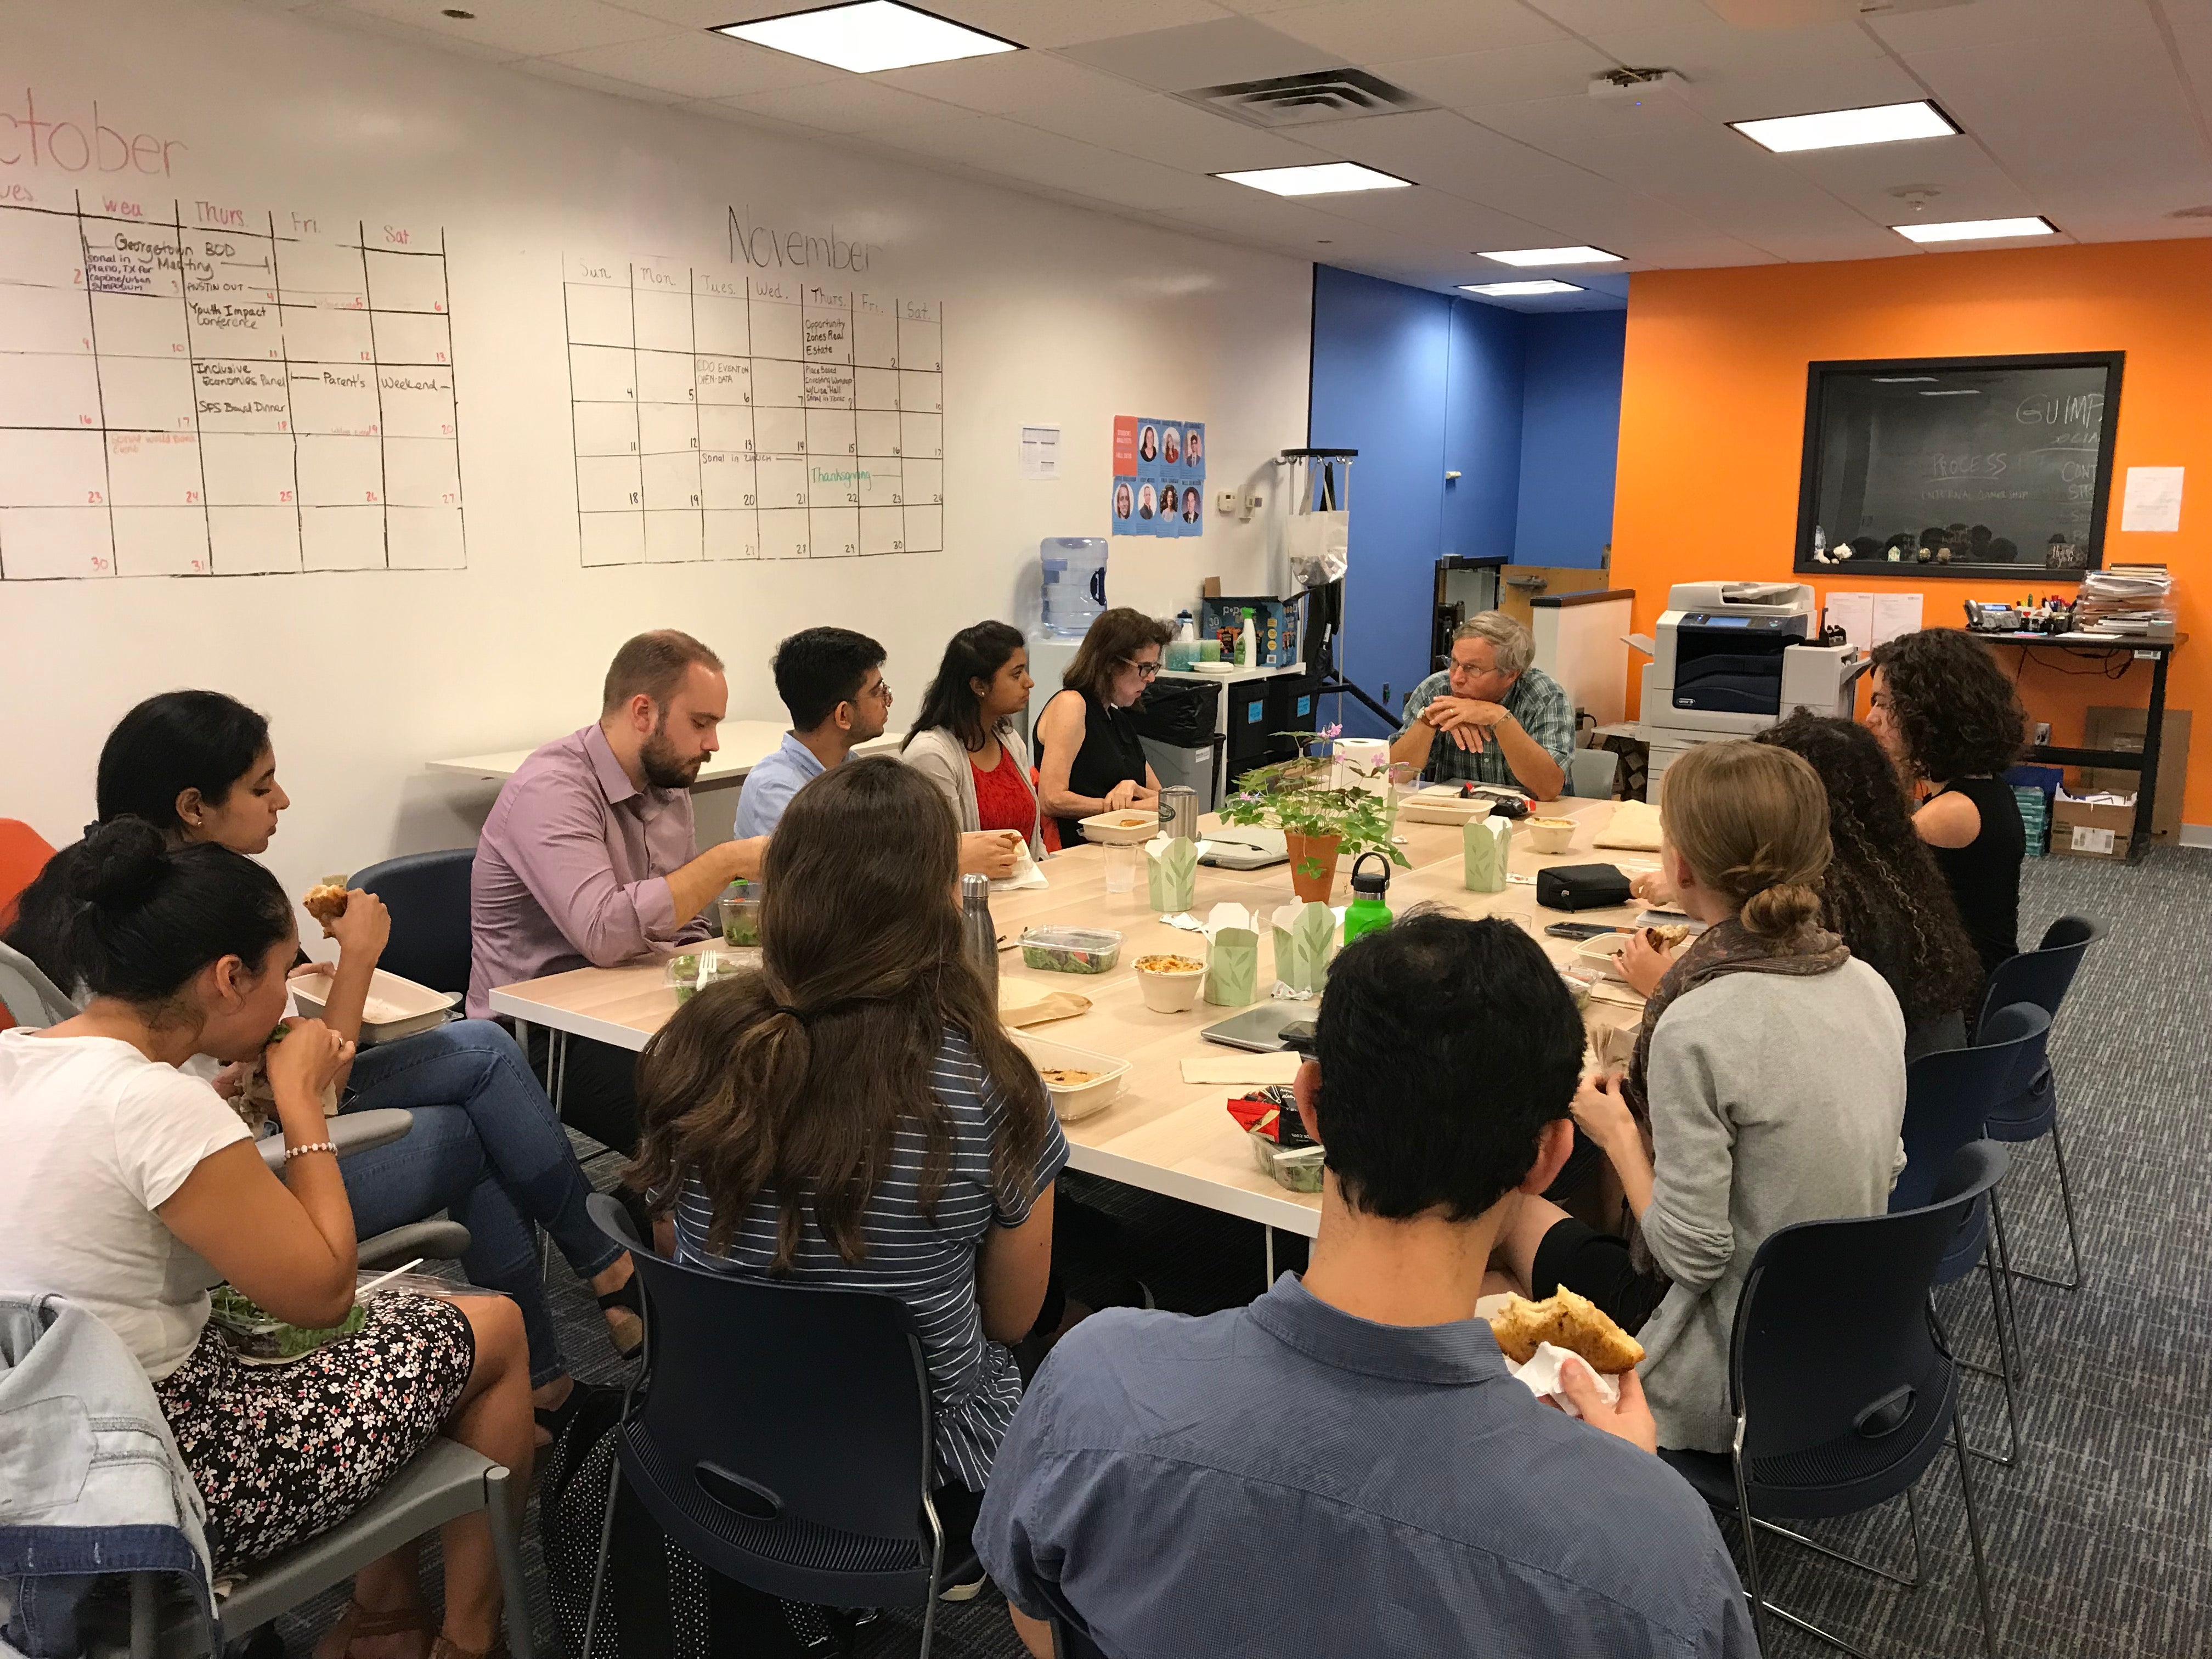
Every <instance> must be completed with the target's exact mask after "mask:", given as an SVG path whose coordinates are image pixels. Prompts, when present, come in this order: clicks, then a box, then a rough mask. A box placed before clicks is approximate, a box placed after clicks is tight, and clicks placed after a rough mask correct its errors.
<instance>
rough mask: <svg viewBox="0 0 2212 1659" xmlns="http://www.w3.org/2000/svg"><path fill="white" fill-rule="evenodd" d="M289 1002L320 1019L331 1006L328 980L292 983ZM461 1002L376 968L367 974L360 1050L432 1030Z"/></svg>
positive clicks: (316, 977)
mask: <svg viewBox="0 0 2212 1659" xmlns="http://www.w3.org/2000/svg"><path fill="white" fill-rule="evenodd" d="M291 988H292V1000H293V1001H294V1002H295V1003H297V1004H298V1005H299V1006H300V1012H301V1013H302V1014H304V1015H305V1016H306V1017H307V1018H309V1019H320V1018H322V1017H323V1010H324V1009H325V1007H327V1006H329V1004H330V994H331V981H329V980H328V979H327V978H325V977H324V976H322V975H313V974H311V975H306V976H304V977H302V978H300V979H295V980H294V981H292V987H291ZM459 1000H460V999H459V997H457V996H455V995H453V993H452V992H450V991H434V990H432V989H431V988H430V987H428V986H427V985H417V984H416V982H415V981H413V980H411V979H402V978H400V977H399V975H397V974H387V973H386V972H385V971H384V969H381V968H380V969H377V970H376V971H375V972H374V974H371V975H369V980H368V1003H367V1005H366V1006H364V1007H363V1008H362V1016H361V1047H362V1048H370V1047H373V1046H374V1045H375V1044H377V1043H380V1042H398V1040H399V1039H400V1038H401V1037H408V1036H414V1035H415V1034H416V1032H418V1031H428V1030H435V1029H436V1028H437V1027H438V1026H441V1025H443V1024H445V1023H446V1016H447V1015H448V1014H450V1013H451V1012H453V1005H454V1004H455V1003H457V1002H459Z"/></svg>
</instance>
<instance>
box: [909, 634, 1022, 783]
mask: <svg viewBox="0 0 2212 1659" xmlns="http://www.w3.org/2000/svg"><path fill="white" fill-rule="evenodd" d="M1023 646H1024V641H1023V639H1022V631H1021V629H1018V628H1016V627H1014V626H1013V625H1012V623H1002V622H979V623H976V624H975V626H974V627H972V628H963V629H961V630H960V631H959V632H958V633H957V634H955V635H953V636H952V637H951V640H950V641H947V642H946V644H945V659H944V660H943V661H942V662H940V663H939V664H938V665H937V678H935V679H933V680H932V681H930V683H929V690H927V691H925V692H923V693H922V694H921V713H920V714H916V715H915V717H914V726H913V728H912V729H911V730H909V731H908V732H907V734H906V743H902V744H900V745H899V748H900V750H902V751H903V750H905V748H906V746H907V744H910V743H912V742H913V741H914V740H915V738H918V737H920V736H921V734H922V733H923V732H933V731H938V730H939V729H942V730H944V731H946V732H951V734H952V735H953V736H954V737H955V738H958V739H959V741H960V746H961V747H962V748H963V749H965V750H969V751H971V752H972V751H974V750H978V749H981V747H982V746H983V738H984V737H985V735H986V733H985V732H984V730H983V706H982V702H981V699H980V698H978V697H977V696H976V695H975V687H974V686H973V685H971V684H969V681H971V680H984V681H989V680H994V679H996V678H998V677H999V671H1000V669H1001V668H1004V667H1005V666H1006V659H1008V658H1009V657H1011V656H1012V655H1013V654H1014V653H1015V652H1017V651H1019V650H1021V649H1022V648H1023Z"/></svg>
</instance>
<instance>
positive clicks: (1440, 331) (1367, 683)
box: [1307, 265, 1453, 736]
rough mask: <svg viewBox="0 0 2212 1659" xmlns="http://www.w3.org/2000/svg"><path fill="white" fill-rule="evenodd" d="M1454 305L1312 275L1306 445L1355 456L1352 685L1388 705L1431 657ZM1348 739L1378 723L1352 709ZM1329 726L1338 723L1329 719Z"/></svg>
mask: <svg viewBox="0 0 2212 1659" xmlns="http://www.w3.org/2000/svg"><path fill="white" fill-rule="evenodd" d="M1452 309H1453V305H1452V301H1449V300H1448V299H1446V298H1445V297H1444V296H1443V295H1441V294H1429V293H1425V292H1423V291H1422V290H1420V289H1410V288H1407V287H1405V286H1403V285H1402V284H1401V283H1386V282H1383V281H1382V280H1380V279H1379V278H1376V277H1373V276H1357V275H1355V274H1354V273H1352V272H1351V271H1348V270H1335V269H1334V268H1333V267H1331V266H1328V265H1316V266H1315V267H1314V337H1313V390H1312V396H1311V398H1310V402H1309V404H1308V405H1307V407H1308V409H1309V410H1310V416H1309V422H1308V427H1307V441H1308V443H1309V444H1310V445H1311V446H1312V447H1315V448H1317V449H1356V450H1358V452H1359V459H1358V461H1356V462H1354V463H1353V464H1352V544H1351V560H1352V568H1351V574H1350V575H1349V576H1348V578H1347V579H1346V583H1345V637H1344V640H1343V642H1342V649H1341V650H1340V653H1339V655H1338V662H1339V665H1340V666H1341V667H1342V668H1343V670H1344V671H1345V673H1346V675H1347V676H1349V677H1350V678H1352V681H1353V682H1354V683H1355V684H1358V686H1359V687H1360V688H1361V689H1362V690H1364V691H1366V692H1367V693H1368V694H1369V695H1370V696H1382V693H1383V682H1384V681H1386V680H1387V681H1389V683H1390V687H1391V703H1392V706H1393V707H1395V705H1396V702H1397V700H1398V699H1399V698H1401V697H1402V696H1404V695H1405V693H1406V692H1407V690H1410V689H1411V688H1412V687H1413V684H1414V682H1415V681H1417V680H1419V678H1420V677H1421V673H1422V671H1423V670H1422V667H1421V665H1422V663H1423V661H1424V660H1425V658H1426V656H1427V653H1428V636H1429V617H1430V612H1431V607H1432V605H1433V603H1434V600H1433V594H1434V592H1435V567H1436V561H1437V547H1438V546H1439V544H1441V541H1442V538H1443V491H1442V489H1441V487H1440V486H1441V484H1442V482H1443V469H1444V460H1443V447H1444V438H1443V433H1444V388H1445V386H1446V384H1447V378H1448V377H1447V374H1446V365H1447V364H1448V362H1449V360H1450V355H1451V313H1452ZM1341 701H1342V702H1343V703H1344V711H1343V714H1342V716H1341V718H1342V720H1343V721H1344V725H1345V729H1346V731H1347V732H1354V733H1358V734H1363V735H1368V736H1378V735H1381V734H1382V733H1383V729H1384V728H1383V725H1382V723H1381V722H1380V721H1378V720H1376V718H1375V717H1374V716H1373V715H1371V714H1368V713H1367V712H1366V711H1365V710H1364V709H1362V708H1359V706H1358V704H1356V703H1354V702H1352V700H1351V699H1350V698H1348V697H1347V698H1344V699H1342V700H1341ZM1331 718H1333V719H1334V718H1337V716H1334V715H1332V717H1331Z"/></svg>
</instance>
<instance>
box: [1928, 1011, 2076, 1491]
mask: <svg viewBox="0 0 2212 1659" xmlns="http://www.w3.org/2000/svg"><path fill="white" fill-rule="evenodd" d="M2050 1030H2051V1016H2050V1015H2049V1014H2046V1013H2045V1012H2043V1010H2042V1009H2040V1008H2039V1007H2037V1006H2035V1005H2034V1004H2033V1003H2027V1002H2023V1003H2017V1004H2015V1005H2014V1006H2011V1007H2008V1008H2001V1009H1999V1010H1997V1011H1996V1012H1995V1013H1994V1014H1991V1015H1990V1017H1989V1018H1987V1019H1985V1020H1984V1021H1983V1022H1982V1028H1981V1037H1982V1040H1981V1042H1978V1043H1977V1044H1976V1045H1975V1046H1974V1047H1972V1048H1944V1049H1940V1050H1938V1051H1937V1052H1936V1053H1934V1054H1923V1055H1921V1056H1920V1058H1919V1059H1917V1060H1914V1061H1912V1062H1911V1064H1910V1065H1908V1066H1906V1067H1905V1173H1904V1174H1902V1175H1900V1176H1899V1177H1898V1178H1897V1185H1896V1186H1894V1187H1893V1188H1891V1189H1890V1194H1889V1207H1890V1212H1891V1213H1893V1214H1894V1213H1896V1212H1899V1211H1900V1210H1917V1209H1919V1208H1921V1207H1922V1206H1925V1205H1928V1204H1931V1203H1933V1202H1934V1201H1935V1198H1936V1185H1937V1183H1938V1182H1940V1181H1941V1180H1942V1174H1943V1171H1944V1170H1948V1169H1949V1168H1950V1167H1951V1160H1952V1159H1953V1158H1955V1157H1957V1156H1958V1152H1959V1149H1960V1147H1962V1146H1966V1144H1967V1143H1968V1142H1969V1141H1974V1140H1979V1139H1982V1135H1983V1125H1984V1123H1985V1122H1986V1121H1988V1119H1989V1115H1990V1112H1991V1111H1992V1110H1994V1109H1996V1106H1997V1104H1998V1103H2000V1102H2002V1101H2005V1100H2008V1099H2010V1098H2011V1097H2013V1096H2014V1095H2015V1093H2017V1092H2018V1091H2019V1088H2020V1085H2021V1080H2022V1079H2027V1078H2029V1077H2033V1075H2034V1074H2035V1073H2036V1072H2037V1071H2038V1070H2039V1069H2040V1068H2041V1067H2042V1066H2043V1065H2044V1063H2045V1061H2044V1039H2045V1036H2048V1034H2049V1033H2050ZM2002 1262H2003V1255H2002V1251H2000V1250H1997V1249H1996V1248H1995V1246H1994V1243H1993V1241H1992V1238H1991V1235H1990V1206H1989V1205H1988V1204H1986V1203H1979V1202H1978V1203H1976V1204H1975V1206H1973V1208H1972V1210H1970V1211H1969V1212H1967V1213H1966V1218H1964V1219H1963V1220H1962V1221H1961V1222H1960V1224H1959V1231H1958V1235H1957V1237H1955V1238H1954V1240H1953V1241H1952V1243H1951V1245H1950V1247H1949V1248H1948V1249H1946V1250H1945V1251H1944V1253H1943V1259H1942V1261H1939V1262H1937V1263H1936V1283H1937V1284H1938V1285H1951V1284H1955V1283H1957V1282H1958V1281H1959V1280H1960V1279H1964V1278H1965V1277H1966V1275H1967V1274H1968V1273H1972V1272H1973V1270H1974V1269H1975V1268H1976V1267H1980V1268H1982V1269H1983V1270H1984V1272H1986V1273H1988V1275H1989V1280H1990V1318H1991V1320H1992V1322H1994V1324H1995V1326H1996V1340H1997V1366H1996V1370H1990V1368H1989V1367H1988V1366H1986V1365H1977V1364H1973V1363H1972V1362H1971V1361H1969V1360H1966V1359H1960V1361H1959V1364H1961V1365H1963V1366H1965V1367H1966V1369H1967V1370H1971V1371H1978V1372H1980V1373H1981V1374H1982V1375H1983V1376H1992V1377H1995V1378H1996V1379H1997V1380H1998V1381H1999V1382H2001V1383H2003V1384H2004V1395H2005V1425H2006V1430H2007V1434H2008V1443H2009V1446H2010V1449H2009V1451H2008V1452H2007V1454H2006V1455H2004V1456H2002V1457H1999V1456H1996V1455H1995V1454H1994V1453H1990V1452H1984V1451H1980V1450H1979V1449H1977V1448H1976V1447H1974V1446H1972V1445H1969V1446H1968V1447H1967V1448H1966V1449H1967V1450H1968V1451H1970V1452H1974V1453H1975V1455H1977V1456H1981V1457H1987V1458H1988V1459H1989V1460H1990V1462H1993V1463H1999V1464H2002V1465H2003V1466H2004V1467H2005V1468H2011V1467H2012V1466H2013V1464H2014V1463H2015V1462H2017V1461H2018V1460H2019V1457H2020V1407H2019V1402H2018V1400H2017V1398H2016V1397H2015V1395H2016V1379H2017V1377H2018V1376H2019V1375H2020V1373H2021V1370H2023V1369H2024V1368H2023V1367H2022V1365H2021V1359H2020V1321H2019V1317H2018V1316H2017V1314H2016V1312H2015V1310H2014V1308H2013V1305H2012V1284H2011V1276H2010V1275H2009V1274H2008V1273H2001V1272H2000V1271H1999V1269H2000V1267H2001V1266H2002Z"/></svg>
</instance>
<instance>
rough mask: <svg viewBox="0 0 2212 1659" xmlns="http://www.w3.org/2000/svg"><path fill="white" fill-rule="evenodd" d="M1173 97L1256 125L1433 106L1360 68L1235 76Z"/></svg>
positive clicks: (1313, 122)
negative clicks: (1256, 78) (1233, 79)
mask: <svg viewBox="0 0 2212 1659" xmlns="http://www.w3.org/2000/svg"><path fill="white" fill-rule="evenodd" d="M1176 96H1177V97H1179V98H1181V99H1182V100H1183V101H1184V102H1185V103H1189V104H1196V105H1197V106H1200V108H1201V109H1210V110H1212V111H1214V112H1216V113H1217V114H1221V115H1226V116H1230V117H1231V118H1234V119H1236V120H1239V121H1242V122H1243V123H1244V124H1245V125H1248V126H1255V127H1308V126H1317V125H1321V124H1322V122H1325V121H1356V120H1358V119H1360V118H1364V117H1365V116H1370V115H1400V114H1403V113H1405V112H1407V111H1409V110H1420V109H1434V108H1435V107H1436V106H1435V105H1434V104H1431V102H1429V101H1428V100H1426V99H1425V98H1420V97H1417V96H1415V95H1414V94H1413V93H1410V92H1408V91H1407V90H1406V89H1405V88H1403V87H1396V86H1393V85H1391V84H1390V82H1388V81H1385V80H1384V79H1383V78H1382V76H1377V75H1370V74H1369V73H1368V72H1367V71H1366V70H1361V69H1333V70H1312V71H1310V73H1307V74H1304V75H1279V76H1275V77H1274V78H1273V79H1272V80H1267V81H1237V82H1231V83H1230V84H1228V85H1225V86H1218V87H1200V88H1197V89H1195V90H1194V91H1191V92H1184V93H1178V94H1176Z"/></svg>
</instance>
